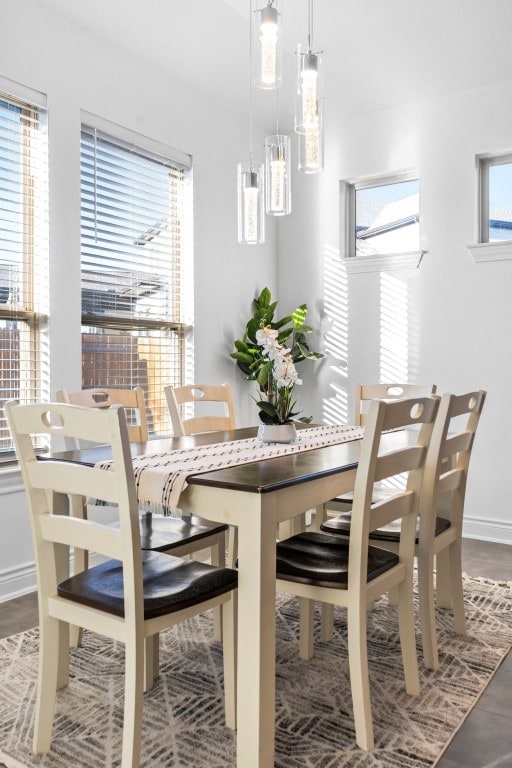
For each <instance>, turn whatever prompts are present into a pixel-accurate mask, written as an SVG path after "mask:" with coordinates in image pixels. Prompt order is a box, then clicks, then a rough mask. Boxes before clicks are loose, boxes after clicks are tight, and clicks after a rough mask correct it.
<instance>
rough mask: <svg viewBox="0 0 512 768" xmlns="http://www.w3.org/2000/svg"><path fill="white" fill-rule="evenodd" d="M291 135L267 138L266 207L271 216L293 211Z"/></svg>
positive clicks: (283, 214)
mask: <svg viewBox="0 0 512 768" xmlns="http://www.w3.org/2000/svg"><path fill="white" fill-rule="evenodd" d="M290 178H291V172H290V137H289V136H280V135H277V136H267V138H266V139H265V209H266V212H267V214H268V215H269V216H285V215H286V214H288V213H291V210H292V205H291V193H290Z"/></svg>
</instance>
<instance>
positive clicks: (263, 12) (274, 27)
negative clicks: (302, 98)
mask: <svg viewBox="0 0 512 768" xmlns="http://www.w3.org/2000/svg"><path fill="white" fill-rule="evenodd" d="M278 5H279V3H278V1H277V0H272V1H269V2H268V3H267V5H266V6H265V8H261V9H260V10H257V11H255V19H254V22H253V25H252V29H253V33H252V34H253V43H252V49H253V51H254V56H253V62H252V67H253V80H254V84H255V85H256V86H257V87H258V88H265V89H270V88H278V87H279V86H280V85H281V83H282V59H283V56H282V49H283V45H282V28H281V26H282V24H281V20H282V16H281V14H280V12H279V8H278Z"/></svg>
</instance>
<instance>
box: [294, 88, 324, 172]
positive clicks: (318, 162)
mask: <svg viewBox="0 0 512 768" xmlns="http://www.w3.org/2000/svg"><path fill="white" fill-rule="evenodd" d="M322 109H323V103H322V101H321V100H318V102H317V106H316V122H315V128H313V129H310V130H307V131H306V132H305V133H299V137H298V138H299V171H301V172H302V173H320V172H321V171H323V169H324V131H323V119H322Z"/></svg>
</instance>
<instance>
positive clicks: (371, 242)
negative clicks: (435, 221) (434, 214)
mask: <svg viewBox="0 0 512 768" xmlns="http://www.w3.org/2000/svg"><path fill="white" fill-rule="evenodd" d="M347 191H348V194H347V204H348V211H347V214H348V215H347V221H348V238H349V241H348V243H347V246H348V255H349V256H357V257H359V256H376V255H379V254H394V253H410V252H413V251H418V250H419V219H420V213H419V211H420V208H419V181H418V179H417V178H407V177H403V176H400V177H389V178H386V179H382V180H372V181H365V182H355V183H352V184H349V185H348V190H347Z"/></svg>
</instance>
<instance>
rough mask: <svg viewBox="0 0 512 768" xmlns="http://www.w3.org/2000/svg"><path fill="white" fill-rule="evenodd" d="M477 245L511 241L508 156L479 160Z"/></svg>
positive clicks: (510, 160)
mask: <svg viewBox="0 0 512 768" xmlns="http://www.w3.org/2000/svg"><path fill="white" fill-rule="evenodd" d="M480 200H481V225H480V242H482V243H497V242H500V241H503V240H512V155H505V156H501V157H487V158H483V159H481V160H480Z"/></svg>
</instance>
